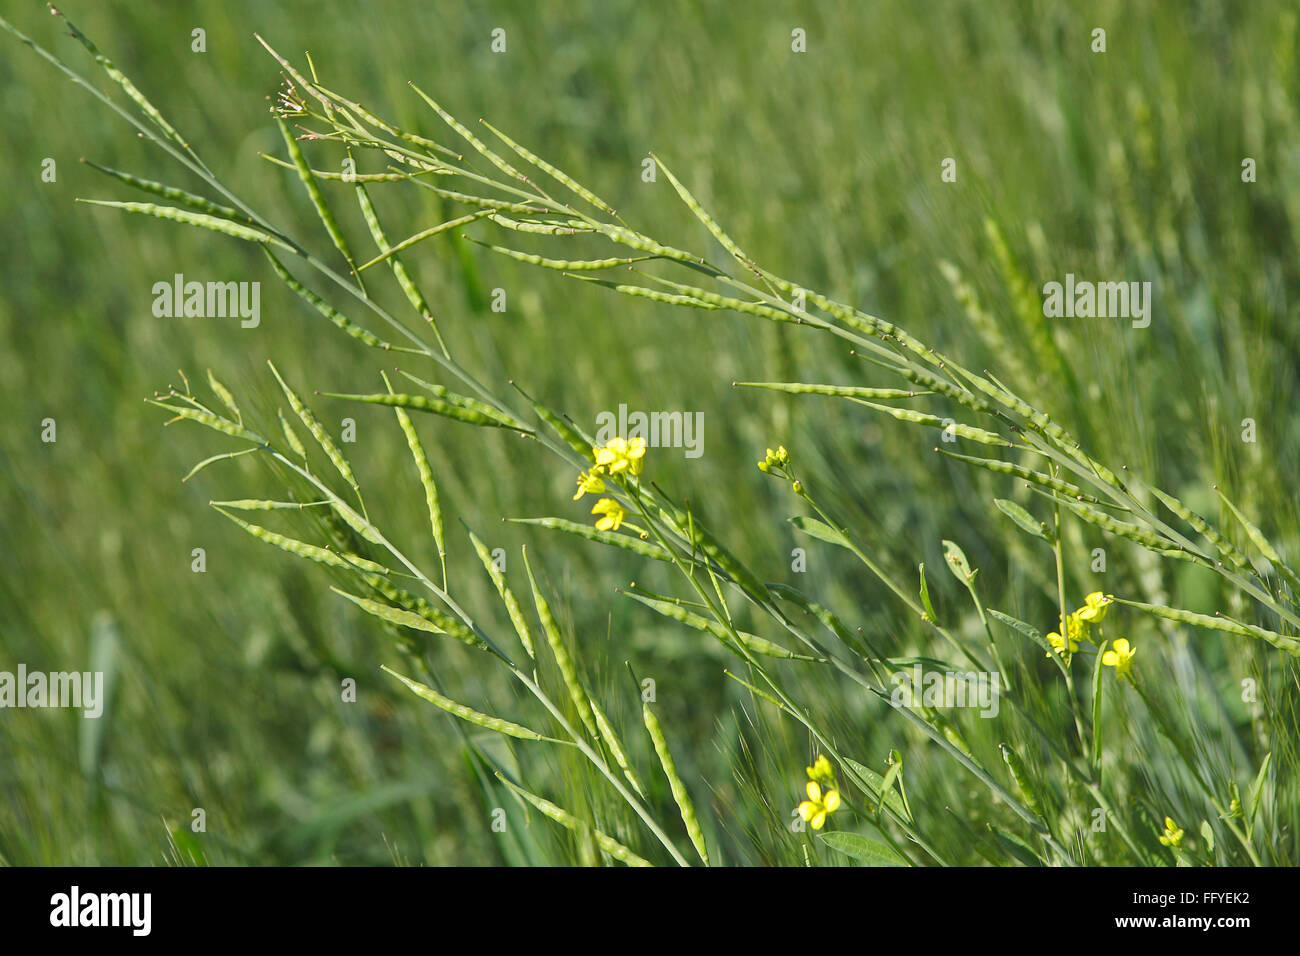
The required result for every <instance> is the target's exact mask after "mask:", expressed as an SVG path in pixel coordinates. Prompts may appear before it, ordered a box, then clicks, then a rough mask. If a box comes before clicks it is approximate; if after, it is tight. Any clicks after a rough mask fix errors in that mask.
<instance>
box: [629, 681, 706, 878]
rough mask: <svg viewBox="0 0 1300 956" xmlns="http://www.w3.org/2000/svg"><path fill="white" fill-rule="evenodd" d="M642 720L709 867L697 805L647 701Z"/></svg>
mask: <svg viewBox="0 0 1300 956" xmlns="http://www.w3.org/2000/svg"><path fill="white" fill-rule="evenodd" d="M641 719H642V722H643V723H644V724H645V729H646V733H648V734H649V735H650V742H651V743H653V744H654V748H655V753H656V754H657V755H658V756H659V765H660V766H661V767H662V768H663V771H664V776H665V777H667V778H668V787H669V789H670V790H672V794H673V800H674V801H675V802H676V804H677V809H678V810H679V811H680V812H681V815H682V823H684V824H686V834H687V836H689V837H690V838H691V844H692V845H693V846H694V847H695V852H696V853H698V854H699V855H700V859H701V860H702V861H703V862H704V865H705V866H708V865H709V851H708V847H706V846H705V844H704V831H703V830H702V829H700V819H699V817H698V816H697V815H696V813H695V804H694V803H692V802H691V795H690V793H689V792H688V791H687V789H686V784H684V783H683V782H682V778H681V775H680V774H679V773H678V772H677V764H676V763H674V762H673V754H672V751H671V750H669V749H668V740H667V738H665V737H664V731H663V728H662V727H661V726H659V718H658V717H656V716H655V713H654V711H653V710H651V709H650V705H649V704H648V703H646V702H645V701H642V702H641Z"/></svg>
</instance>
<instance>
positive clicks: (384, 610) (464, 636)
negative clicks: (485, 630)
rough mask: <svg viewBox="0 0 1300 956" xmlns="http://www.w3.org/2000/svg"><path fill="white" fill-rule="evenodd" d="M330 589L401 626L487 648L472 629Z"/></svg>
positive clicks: (471, 645) (358, 605) (365, 609)
mask: <svg viewBox="0 0 1300 956" xmlns="http://www.w3.org/2000/svg"><path fill="white" fill-rule="evenodd" d="M330 590H331V591H334V592H335V593H336V594H340V595H342V596H343V597H345V598H347V599H348V600H349V601H351V602H352V603H353V604H355V605H356V606H357V607H359V608H361V610H363V611H365V612H366V613H367V614H373V615H374V616H375V617H377V618H380V619H381V620H384V621H388V622H390V623H392V624H397V625H400V626H401V627H410V628H415V629H416V630H418V631H427V632H428V633H430V634H446V635H447V636H449V637H454V638H455V639H456V640H458V641H460V642H461V643H462V644H466V645H468V646H470V647H473V648H477V649H478V650H487V644H486V643H484V642H483V640H482V639H481V638H480V637H478V636H477V635H476V634H475V633H474V632H473V631H470V630H469V629H467V628H465V627H459V628H446V627H443V626H442V625H441V624H439V623H438V622H437V621H436V620H429V618H428V617H427V616H425V615H423V614H419V613H416V612H415V611H408V610H405V609H404V608H399V607H393V606H392V605H390V604H384V603H383V602H381V601H372V600H371V599H370V598H364V597H360V596H359V595H356V594H349V593H348V592H347V591H343V590H340V589H339V588H330Z"/></svg>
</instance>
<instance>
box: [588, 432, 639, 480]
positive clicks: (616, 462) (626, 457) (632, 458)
mask: <svg viewBox="0 0 1300 956" xmlns="http://www.w3.org/2000/svg"><path fill="white" fill-rule="evenodd" d="M592 451H593V452H595V454H596V465H597V466H598V467H600V468H603V469H605V470H606V471H608V472H609V473H610V474H611V475H619V474H622V473H623V472H625V471H626V472H629V473H631V474H633V475H639V474H641V466H642V465H643V464H644V463H645V439H644V438H633V439H632V440H631V441H629V440H627V439H626V438H611V439H610V440H609V441H608V442H606V443H605V447H604V448H593V449H592Z"/></svg>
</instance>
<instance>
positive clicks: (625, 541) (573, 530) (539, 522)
mask: <svg viewBox="0 0 1300 956" xmlns="http://www.w3.org/2000/svg"><path fill="white" fill-rule="evenodd" d="M506 520H507V521H509V522H511V523H512V524H528V525H534V526H536V527H538V528H549V529H550V530H552V531H563V532H564V533H565V534H572V535H576V536H578V537H579V538H586V539H587V540H588V541H597V542H599V543H601V544H608V545H612V546H613V547H615V548H622V549H623V550H624V551H631V552H632V553H633V554H639V555H641V556H642V557H644V558H654V559H655V560H656V561H671V560H672V559H673V558H672V555H671V554H669V553H668V551H667V550H665V549H664V547H663V545H661V544H659V543H658V542H657V541H642V540H641V539H640V538H637V537H633V536H631V535H626V534H617V533H615V532H613V531H599V530H597V529H596V528H593V527H592V526H591V525H588V524H579V523H578V522H576V521H567V520H565V519H564V518H507V519H506Z"/></svg>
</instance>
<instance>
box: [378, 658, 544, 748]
mask: <svg viewBox="0 0 1300 956" xmlns="http://www.w3.org/2000/svg"><path fill="white" fill-rule="evenodd" d="M381 670H383V671H384V672H385V673H386V674H391V675H392V676H393V677H396V678H397V679H398V680H400V681H401V682H402V683H403V684H405V685H406V686H407V688H408V689H409V690H410V691H411V693H413V694H415V696H416V697H419V698H421V699H422V700H427V701H428V702H429V703H431V704H433V705H434V706H436V707H440V708H441V709H443V710H445V711H446V712H447V713H449V714H452V715H454V716H456V717H459V718H460V719H461V720H464V721H468V722H469V723H471V724H475V725H477V726H479V727H483V728H485V729H487V730H492V731H495V732H496V733H498V734H505V735H506V736H507V737H514V738H515V739H516V740H552V739H553V738H551V737H544V736H542V735H541V734H539V733H538V732H537V731H535V730H529V729H528V728H527V727H524V726H522V725H520V724H516V723H513V722H511V721H509V720H504V719H503V718H501V717H493V716H491V715H490V714H483V713H480V712H479V711H477V710H474V709H473V708H472V707H466V706H465V705H464V704H458V703H456V702H455V701H454V700H452V699H451V698H450V697H444V696H443V695H442V694H439V693H438V692H437V691H436V690H434V689H433V688H432V687H428V686H426V685H425V684H421V683H420V682H419V681H414V680H411V679H410V678H409V677H403V676H402V675H401V674H399V673H397V671H395V670H392V669H391V668H389V667H382V668H381Z"/></svg>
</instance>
